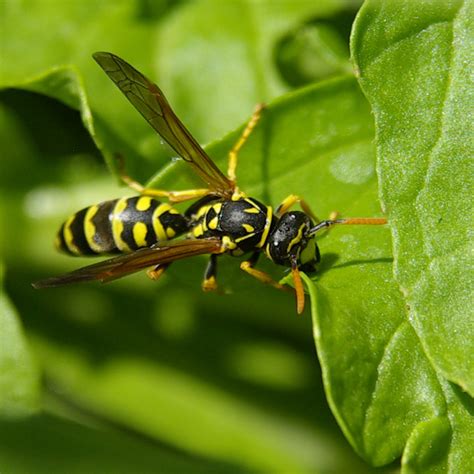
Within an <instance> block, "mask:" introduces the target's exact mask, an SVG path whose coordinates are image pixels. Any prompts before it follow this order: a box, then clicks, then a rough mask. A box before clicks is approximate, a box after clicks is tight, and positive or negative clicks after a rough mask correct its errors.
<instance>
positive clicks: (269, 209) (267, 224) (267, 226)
mask: <svg viewBox="0 0 474 474" xmlns="http://www.w3.org/2000/svg"><path fill="white" fill-rule="evenodd" d="M272 219H273V209H272V207H271V206H268V207H267V220H266V221H265V228H264V229H263V232H262V238H261V239H260V242H259V243H258V244H257V245H256V246H255V247H257V248H262V247H263V246H264V245H265V242H266V241H267V237H268V233H269V232H270V226H271V224H272Z"/></svg>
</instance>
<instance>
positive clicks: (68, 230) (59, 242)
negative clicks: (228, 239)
mask: <svg viewBox="0 0 474 474" xmlns="http://www.w3.org/2000/svg"><path fill="white" fill-rule="evenodd" d="M187 230H188V223H187V219H186V218H185V217H184V216H182V215H181V214H180V213H179V212H178V211H177V210H176V209H174V208H173V207H172V206H171V205H170V204H167V203H160V202H159V201H157V200H156V199H153V198H151V197H148V196H136V197H131V198H121V199H115V200H112V201H105V202H102V203H100V204H97V205H93V206H89V207H86V208H85V209H82V210H81V211H79V212H77V213H76V214H74V215H72V216H71V217H70V218H69V219H68V220H67V221H66V222H65V223H64V224H63V225H62V226H61V229H60V230H59V232H58V235H57V239H56V247H57V248H58V249H59V250H61V251H63V252H66V253H69V254H72V255H98V254H110V253H127V252H133V251H134V250H137V249H139V248H142V247H150V246H151V245H153V244H155V243H157V242H161V241H164V240H169V239H172V238H174V237H177V236H179V235H181V234H183V233H185V232H186V231H187Z"/></svg>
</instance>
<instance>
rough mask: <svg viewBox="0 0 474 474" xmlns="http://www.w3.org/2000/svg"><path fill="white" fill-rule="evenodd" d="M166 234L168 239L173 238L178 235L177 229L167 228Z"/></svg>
mask: <svg viewBox="0 0 474 474" xmlns="http://www.w3.org/2000/svg"><path fill="white" fill-rule="evenodd" d="M166 235H167V237H168V239H172V238H173V237H174V236H175V235H176V231H175V230H174V229H173V228H172V227H167V228H166Z"/></svg>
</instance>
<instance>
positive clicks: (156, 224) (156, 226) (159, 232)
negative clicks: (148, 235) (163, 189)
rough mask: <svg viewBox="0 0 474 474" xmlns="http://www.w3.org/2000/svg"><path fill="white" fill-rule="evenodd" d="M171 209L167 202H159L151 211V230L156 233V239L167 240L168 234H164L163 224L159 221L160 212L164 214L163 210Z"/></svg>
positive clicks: (169, 210)
mask: <svg viewBox="0 0 474 474" xmlns="http://www.w3.org/2000/svg"><path fill="white" fill-rule="evenodd" d="M171 209H173V208H172V207H171V206H170V205H169V204H167V203H165V204H160V205H159V206H158V207H157V208H156V209H155V210H154V211H153V216H152V218H151V222H152V224H153V230H154V231H155V234H156V239H157V240H158V241H159V242H161V241H163V240H168V236H167V235H166V231H165V228H164V227H163V224H162V223H161V221H160V216H161V214H164V213H165V212H167V211H168V212H171Z"/></svg>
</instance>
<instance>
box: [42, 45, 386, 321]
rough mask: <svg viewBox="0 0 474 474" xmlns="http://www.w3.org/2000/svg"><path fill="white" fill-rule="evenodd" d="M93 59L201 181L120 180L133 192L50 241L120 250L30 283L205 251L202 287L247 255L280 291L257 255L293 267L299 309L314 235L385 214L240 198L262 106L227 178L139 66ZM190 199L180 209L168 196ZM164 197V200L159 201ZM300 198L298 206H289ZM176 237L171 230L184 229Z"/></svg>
mask: <svg viewBox="0 0 474 474" xmlns="http://www.w3.org/2000/svg"><path fill="white" fill-rule="evenodd" d="M93 57H94V59H95V60H96V62H97V63H98V64H99V66H100V67H101V68H102V69H103V70H104V71H105V73H106V74H107V75H108V76H109V78H110V79H111V80H112V81H113V82H114V83H115V85H116V86H117V87H118V88H119V89H120V90H121V91H122V93H123V94H124V95H125V96H126V98H127V99H128V100H129V101H130V102H131V103H132V105H133V106H134V107H135V108H136V109H137V110H138V112H140V113H141V114H142V116H143V117H144V118H145V120H146V121H147V122H148V123H149V124H150V125H151V127H152V128H153V129H154V130H155V131H156V132H158V134H159V135H160V136H161V137H162V138H163V139H164V140H165V141H166V142H167V143H168V144H169V145H170V146H171V148H173V149H174V151H175V152H176V153H177V154H178V155H179V156H180V157H181V158H182V159H183V160H184V161H186V162H187V163H189V165H190V166H191V168H192V169H193V170H194V172H195V173H196V174H197V175H198V176H199V177H200V178H201V180H202V181H203V183H204V184H205V187H203V188H200V189H190V190H183V191H164V190H159V189H152V188H146V187H144V186H143V185H141V184H140V183H138V182H137V181H135V180H133V179H132V178H131V177H129V176H128V175H127V174H126V173H125V170H124V169H123V166H121V169H120V174H121V178H122V180H123V181H124V182H125V183H126V184H127V185H128V186H129V187H131V188H132V189H133V190H135V191H136V192H137V193H138V196H135V197H131V198H121V199H115V200H110V201H105V202H102V203H100V204H97V205H93V206H89V207H87V208H85V209H82V210H81V211H79V212H77V213H76V214H74V215H72V216H71V217H70V218H69V219H68V220H67V221H66V222H65V223H64V224H63V225H62V227H61V228H60V230H59V232H58V235H57V239H56V247H57V248H58V249H59V250H62V251H64V252H66V253H68V254H71V255H96V256H97V255H110V254H113V253H118V254H120V255H118V256H115V257H112V258H109V259H107V260H104V261H101V262H99V263H95V264H92V265H89V266H86V267H83V268H79V269H77V270H74V271H72V272H70V273H66V274H64V275H61V276H58V277H52V278H47V279H45V280H41V281H38V282H36V283H34V284H33V286H34V287H35V288H46V287H56V286H61V285H65V284H70V283H77V282H84V281H90V280H99V281H101V282H108V281H111V280H115V279H117V278H121V277H123V276H125V275H128V274H131V273H134V272H137V271H140V270H144V269H148V272H147V273H148V276H149V277H150V278H152V279H157V278H159V277H160V276H161V275H162V273H163V272H164V271H165V270H166V268H168V267H169V265H170V264H171V263H172V262H174V261H177V260H181V259H185V258H188V257H192V256H195V255H206V254H207V255H209V262H208V265H207V268H206V270H205V274H204V280H203V283H202V288H203V290H205V291H211V290H216V289H217V280H216V274H217V260H218V258H219V256H221V255H224V254H228V255H232V256H236V257H239V256H242V255H248V257H247V258H246V259H244V260H243V261H242V262H241V263H240V268H241V269H242V270H243V271H245V272H246V273H248V274H249V275H251V276H253V277H254V278H256V279H257V280H260V281H261V282H263V283H266V284H270V285H272V286H274V287H275V288H278V289H287V287H286V286H284V285H282V284H280V283H279V282H277V281H275V280H274V279H273V278H272V277H271V276H270V275H269V274H267V273H265V272H263V271H261V270H259V269H257V268H256V264H257V261H258V259H259V257H260V255H261V254H265V255H266V256H267V257H268V258H269V259H270V260H271V261H273V262H274V263H276V264H278V265H283V266H285V267H289V268H290V269H291V274H292V277H293V282H294V288H295V293H296V302H297V312H298V313H302V312H303V309H304V288H303V284H302V281H301V275H300V272H301V271H304V272H314V271H315V269H316V265H317V264H318V262H319V261H320V252H319V249H318V245H317V244H316V241H315V236H316V234H317V233H318V232H319V231H321V230H323V229H328V228H330V227H332V226H334V225H348V224H356V225H380V224H385V223H386V219H384V218H346V219H341V218H337V216H334V217H333V218H330V219H328V220H323V221H320V220H319V219H317V218H316V216H315V215H314V214H313V213H312V211H311V209H310V208H309V206H308V204H307V203H306V202H305V201H304V200H303V199H302V198H301V197H300V196H297V195H294V194H291V195H290V196H288V197H287V198H286V199H284V200H283V202H282V203H281V204H280V205H279V206H278V207H277V208H276V209H275V211H274V210H273V208H272V207H271V206H268V205H266V204H264V203H262V202H260V201H258V200H257V199H254V198H252V197H249V196H247V195H246V194H245V193H244V192H242V191H241V190H240V189H239V188H238V186H237V177H236V169H237V161H238V153H239V150H240V149H241V148H242V146H243V145H244V143H245V142H246V140H247V139H248V137H249V135H250V134H251V133H252V130H253V129H254V128H255V127H256V126H257V123H258V121H259V119H260V116H261V114H262V110H263V105H259V106H257V108H256V110H255V112H254V113H253V115H252V117H251V119H250V121H249V122H248V124H247V126H246V127H245V129H244V131H243V133H242V135H241V136H240V138H239V140H238V141H237V143H236V144H235V145H234V147H233V148H232V149H231V151H230V152H229V158H228V169H227V176H226V175H224V174H223V173H222V172H221V171H220V170H219V168H218V167H217V166H216V165H215V163H214V162H213V161H212V160H211V158H210V157H209V156H208V155H207V153H206V152H205V151H204V150H203V149H202V148H201V146H200V145H199V143H198V142H197V141H196V140H195V138H194V137H193V136H192V135H191V133H190V132H189V131H188V130H187V128H186V127H185V126H184V125H183V123H182V122H181V121H180V120H179V119H178V117H177V116H176V114H175V113H174V112H173V110H172V108H171V106H170V105H169V103H168V101H167V100H166V98H165V96H164V95H163V92H162V91H161V90H160V89H159V88H158V86H157V85H156V84H154V83H153V82H151V81H150V80H149V79H148V78H146V77H145V76H144V75H143V74H142V73H140V72H139V71H137V70H136V69H135V68H134V67H132V66H131V65H130V64H128V63H127V62H126V61H124V60H123V59H121V58H119V57H118V56H116V55H114V54H112V53H106V52H98V53H95V54H94V55H93ZM190 200H194V201H195V202H194V203H193V204H191V205H190V206H189V207H188V209H187V210H186V211H185V212H184V213H180V212H179V211H178V210H177V209H176V208H175V207H173V204H174V203H179V202H185V201H190ZM162 201H164V202H162ZM295 204H299V205H300V207H301V209H302V210H301V211H295V210H293V211H291V210H290V208H291V207H293V206H294V205H295ZM183 236H184V238H182V239H177V238H178V237H183Z"/></svg>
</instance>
